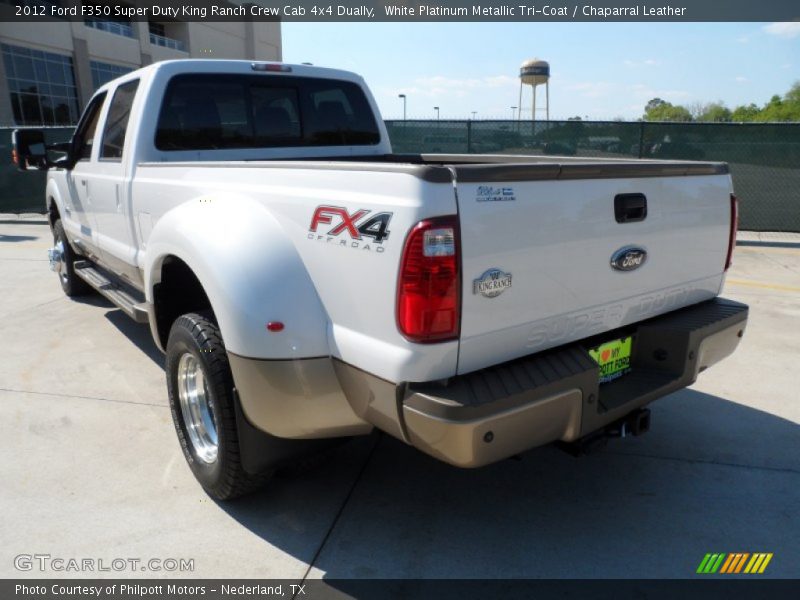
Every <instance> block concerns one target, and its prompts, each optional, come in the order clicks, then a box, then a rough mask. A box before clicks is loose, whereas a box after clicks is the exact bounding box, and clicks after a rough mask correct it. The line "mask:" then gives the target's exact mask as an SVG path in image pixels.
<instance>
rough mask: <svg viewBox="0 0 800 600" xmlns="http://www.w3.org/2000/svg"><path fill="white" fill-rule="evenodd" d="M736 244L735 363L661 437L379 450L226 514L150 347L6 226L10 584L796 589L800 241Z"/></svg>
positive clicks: (4, 415) (31, 241) (673, 410)
mask: <svg viewBox="0 0 800 600" xmlns="http://www.w3.org/2000/svg"><path fill="white" fill-rule="evenodd" d="M742 237H743V238H746V240H749V241H745V242H743V245H740V247H739V248H738V250H737V254H736V256H735V266H734V267H733V269H732V271H731V273H730V275H729V283H728V285H727V289H726V294H725V295H726V296H728V297H731V298H734V299H737V300H741V301H743V302H747V303H748V304H750V306H751V313H750V323H749V325H748V329H747V332H746V334H745V337H744V340H743V342H742V345H741V346H740V348H739V350H738V351H737V353H735V354H734V355H733V356H732V357H731V358H729V359H727V360H726V361H725V362H723V363H722V364H720V365H717V366H716V367H714V368H712V369H710V370H709V371H707V372H706V373H704V374H702V375H701V377H700V380H699V381H698V383H697V384H696V385H695V386H693V387H692V388H691V389H689V390H684V391H682V392H679V393H676V394H674V395H672V396H670V397H667V398H664V399H662V400H660V401H658V402H656V403H655V404H653V405H652V406H651V408H652V411H653V423H652V430H651V432H650V433H649V434H647V435H645V436H643V437H641V438H628V439H625V440H615V441H612V442H611V443H610V444H609V446H608V447H607V449H605V450H603V451H601V452H599V453H596V454H593V455H591V456H589V457H586V458H581V459H575V458H572V457H570V456H568V455H566V454H564V453H562V452H560V451H559V450H556V449H554V448H541V449H537V450H534V451H531V452H528V453H526V454H525V455H524V456H523V457H521V459H520V460H508V461H504V462H502V463H500V464H497V465H494V466H491V467H488V468H484V469H480V470H475V471H462V470H457V469H455V468H452V467H449V466H447V465H444V464H441V463H439V462H437V461H435V460H434V459H431V458H428V457H426V456H424V455H423V454H421V453H419V452H417V451H415V450H414V449H412V448H409V447H406V446H404V445H403V444H402V443H400V442H398V441H396V440H394V439H392V438H390V437H388V436H377V435H376V436H372V437H368V438H362V439H359V440H356V441H354V442H352V443H349V444H347V445H345V446H343V447H342V448H340V449H339V450H337V451H336V452H335V456H333V457H331V459H330V460H329V461H328V462H326V463H325V464H324V465H322V466H320V467H317V468H316V469H312V470H311V471H309V472H306V473H303V474H287V475H283V476H281V477H280V478H278V479H276V480H274V481H273V483H272V485H271V486H270V487H269V488H268V489H267V490H265V491H264V492H262V493H259V494H257V495H254V496H250V497H248V498H245V499H242V500H240V501H237V502H235V503H231V504H226V505H221V504H217V503H215V502H214V501H212V500H210V499H209V498H208V497H207V496H206V495H205V494H204V493H203V491H202V490H201V488H200V487H199V485H198V484H196V483H195V481H194V479H193V477H192V476H191V474H190V472H189V470H188V468H186V466H185V464H184V460H183V457H182V455H181V452H180V450H179V448H178V444H177V441H176V438H175V434H174V431H173V428H172V425H171V420H170V415H169V411H168V408H167V398H166V388H165V384H164V372H163V368H162V358H161V355H160V354H159V352H158V351H157V350H156V348H155V346H154V345H153V344H152V342H151V340H150V337H149V331H148V329H147V327H146V326H142V325H136V324H134V323H133V322H131V321H129V320H128V319H127V317H125V316H124V315H123V314H122V313H121V312H120V311H119V310H117V309H115V308H114V307H113V306H111V305H110V304H109V303H107V302H106V301H105V300H102V299H100V298H99V297H89V298H88V299H86V300H83V301H80V302H76V301H71V300H68V299H67V298H66V297H65V296H64V295H63V294H62V292H61V289H60V287H59V285H58V282H57V280H56V277H55V275H54V274H52V273H51V272H50V271H49V270H48V265H47V261H46V255H45V251H46V249H47V247H48V246H49V245H50V242H51V238H50V234H49V230H48V228H47V227H46V225H38V224H30V223H2V222H0V275H1V276H0V334H2V337H0V339H2V341H3V343H4V344H5V349H4V352H3V353H2V360H1V361H0V455H2V457H3V460H2V467H0V468H2V475H1V477H0V481H2V484H1V485H0V506H2V507H3V510H2V511H0V539H2V540H3V544H2V549H0V577H42V576H49V577H62V576H64V577H74V576H87V575H91V574H86V573H84V574H81V573H69V572H49V573H46V574H43V573H41V572H38V571H30V572H20V571H17V570H15V568H14V557H15V556H16V555H18V554H23V553H28V554H32V553H47V554H50V555H52V556H53V557H64V558H70V557H77V558H83V557H91V558H102V559H104V560H107V561H109V562H110V560H111V559H113V558H116V557H123V558H129V557H135V558H142V559H148V558H160V559H164V558H191V559H194V564H195V570H194V572H193V573H189V572H187V573H176V574H174V575H178V576H195V577H201V578H217V577H242V578H261V577H281V578H287V579H295V580H302V579H303V578H305V577H312V578H316V577H324V578H367V577H398V578H406V577H445V578H449V577H467V578H475V577H490V578H492V577H556V578H559V577H573V578H578V577H609V578H611V577H644V578H651V577H652V578H662V577H664V578H683V577H690V576H692V575H693V574H694V571H695V569H696V568H697V566H698V564H699V562H700V560H701V559H702V558H703V556H704V555H705V554H706V553H708V552H772V553H774V558H773V559H772V562H771V563H770V565H769V567H768V569H767V571H766V573H765V575H764V576H770V577H794V578H796V577H800V519H798V508H799V507H800V399H799V398H798V388H799V387H800V375H798V365H797V358H798V356H800V237H796V238H794V239H792V238H789V239H788V241H786V239H784V238H775V237H773V238H769V237H768V236H761V237H763V239H762V240H759V239H758V238H759V236H754V235H750V236H742ZM100 575H103V574H100ZM106 575H108V576H112V575H113V576H126V577H127V576H139V575H141V576H147V577H160V576H164V575H165V574H164V573H152V572H148V573H141V574H140V573H137V572H133V573H131V572H122V573H108V574H106Z"/></svg>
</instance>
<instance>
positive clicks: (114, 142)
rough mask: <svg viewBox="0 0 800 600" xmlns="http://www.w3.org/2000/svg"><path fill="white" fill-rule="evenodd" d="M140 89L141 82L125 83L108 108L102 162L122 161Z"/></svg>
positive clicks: (115, 93)
mask: <svg viewBox="0 0 800 600" xmlns="http://www.w3.org/2000/svg"><path fill="white" fill-rule="evenodd" d="M138 87H139V80H138V79H136V80H134V81H128V82H127V83H123V84H122V85H120V86H119V87H117V89H116V90H115V91H114V96H113V98H112V99H111V106H109V108H108V115H107V116H106V122H105V126H104V127H103V137H102V140H103V142H102V147H101V149H100V159H101V160H110V161H120V160H122V148H123V146H124V145H125V134H126V132H127V130H128V120H129V119H130V116H131V107H132V106H133V99H134V98H135V97H136V90H137V89H138Z"/></svg>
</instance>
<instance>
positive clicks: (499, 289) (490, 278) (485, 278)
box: [472, 269, 511, 298]
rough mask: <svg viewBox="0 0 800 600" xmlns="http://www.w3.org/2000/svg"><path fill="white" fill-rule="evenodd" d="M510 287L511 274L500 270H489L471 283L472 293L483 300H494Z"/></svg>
mask: <svg viewBox="0 0 800 600" xmlns="http://www.w3.org/2000/svg"><path fill="white" fill-rule="evenodd" d="M510 287H511V273H505V272H503V271H501V270H500V269H489V270H488V271H486V272H485V273H484V274H483V275H481V276H480V277H479V278H478V279H475V280H473V282H472V293H473V294H480V295H481V296H484V297H485V298H494V297H496V296H499V295H500V294H502V293H503V292H505V291H506V290H507V289H508V288H510Z"/></svg>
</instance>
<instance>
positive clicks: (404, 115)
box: [397, 94, 406, 121]
mask: <svg viewBox="0 0 800 600" xmlns="http://www.w3.org/2000/svg"><path fill="white" fill-rule="evenodd" d="M397 97H398V98H402V99H403V121H405V120H406V95H405V94H397Z"/></svg>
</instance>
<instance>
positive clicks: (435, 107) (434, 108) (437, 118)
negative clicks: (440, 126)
mask: <svg viewBox="0 0 800 600" xmlns="http://www.w3.org/2000/svg"><path fill="white" fill-rule="evenodd" d="M433 110H435V111H436V120H437V121H438V120H439V107H438V106H434V107H433Z"/></svg>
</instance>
